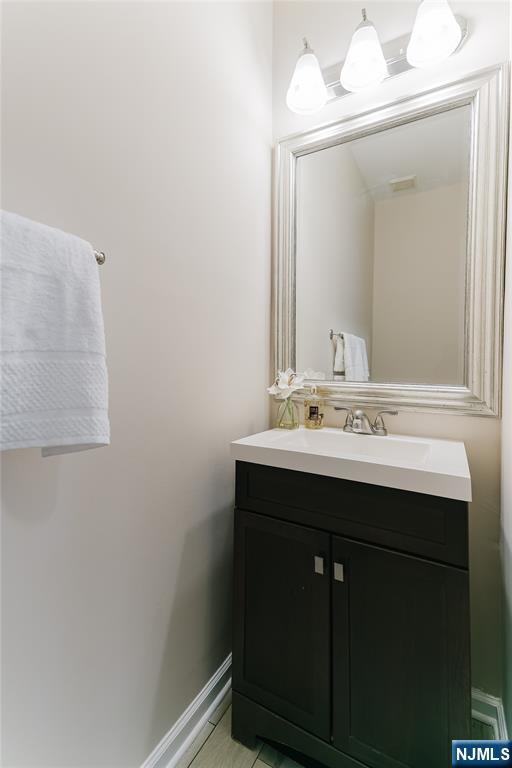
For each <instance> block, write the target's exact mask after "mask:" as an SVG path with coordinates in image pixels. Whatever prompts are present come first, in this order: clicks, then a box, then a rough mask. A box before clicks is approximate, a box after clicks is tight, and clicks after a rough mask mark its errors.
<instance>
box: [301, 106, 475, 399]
mask: <svg viewBox="0 0 512 768" xmlns="http://www.w3.org/2000/svg"><path fill="white" fill-rule="evenodd" d="M470 140H471V110H470V108H469V107H467V106H466V107H460V108H459V109H454V110H450V111H448V112H443V113H441V114H439V115H433V116H432V117H429V118H426V119H424V120H418V121H415V122H411V123H407V124H405V125H400V126H397V127H396V128H391V129H389V130H386V131H382V132H379V133H374V134H372V135H370V136H365V137H363V138H359V139H353V140H352V141H347V142H345V143H343V144H337V145H335V146H332V147H328V148H326V149H322V150H319V151H318V152H311V153H310V154H308V155H304V156H303V157H300V158H299V159H298V161H297V180H296V184H297V234H296V345H297V361H296V366H297V369H298V370H300V371H306V370H307V371H308V373H309V378H320V379H332V380H338V381H345V380H346V381H382V382H403V383H416V384H423V383H426V384H436V383H441V384H450V385H460V386H462V385H463V384H464V304H465V286H466V275H465V271H466V239H467V222H468V218H467V210H468V192H469V167H470V165H469V164H470Z"/></svg>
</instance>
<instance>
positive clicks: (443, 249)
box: [372, 183, 467, 385]
mask: <svg viewBox="0 0 512 768" xmlns="http://www.w3.org/2000/svg"><path fill="white" fill-rule="evenodd" d="M466 205H467V185H466V184H465V183H457V184H450V185H446V186H439V187H437V188H435V189H430V190H426V191H416V192H413V193H412V194H409V193H400V194H399V195H397V196H393V197H391V198H385V199H381V200H377V201H376V203H375V262H374V287H373V345H372V348H373V355H372V378H373V380H375V381H407V382H412V383H440V384H447V385H456V384H459V385H462V384H463V379H464V294H465V290H464V284H465V277H464V270H465V257H466V252H465V247H466V226H467V222H466ZM397 232H399V233H400V236H399V237H397Z"/></svg>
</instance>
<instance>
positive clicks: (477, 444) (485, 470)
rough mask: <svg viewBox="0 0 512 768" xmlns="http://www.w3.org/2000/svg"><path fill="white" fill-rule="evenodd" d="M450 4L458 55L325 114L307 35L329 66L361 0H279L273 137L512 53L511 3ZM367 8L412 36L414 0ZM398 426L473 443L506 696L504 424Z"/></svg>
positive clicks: (490, 655)
mask: <svg viewBox="0 0 512 768" xmlns="http://www.w3.org/2000/svg"><path fill="white" fill-rule="evenodd" d="M451 6H452V7H453V9H454V10H455V12H457V13H461V14H463V15H464V16H466V17H467V18H468V20H469V28H470V30H471V33H470V37H469V39H468V40H467V42H466V43H465V45H464V47H463V48H462V49H461V51H460V52H459V53H458V54H457V55H456V56H453V57H452V58H451V59H449V60H448V61H446V62H443V64H441V65H439V66H437V67H434V68H432V69H429V70H423V71H422V70H415V71H412V72H409V73H407V74H405V75H402V76H401V77H397V78H396V79H394V80H392V81H389V82H385V83H382V84H381V85H380V86H379V87H378V88H375V89H371V90H369V91H367V92H365V93H360V94H353V95H350V96H349V97H347V98H345V99H341V100H339V101H338V102H335V103H333V104H331V105H328V106H327V107H326V108H325V109H324V110H323V112H322V114H321V116H320V117H319V116H318V115H316V116H315V115H313V116H309V117H301V116H299V115H294V114H292V113H291V112H289V111H288V109H287V108H286V104H285V95H286V89H287V86H288V82H289V78H290V75H291V69H292V66H293V62H294V61H295V59H296V56H297V53H298V51H299V50H300V47H301V39H302V36H303V35H304V34H307V35H308V39H309V42H310V44H311V46H312V47H313V48H314V49H315V52H316V53H317V54H318V55H319V57H320V63H321V65H322V66H327V65H330V64H334V63H335V62H336V61H339V60H340V59H341V58H342V56H343V52H344V51H346V50H347V48H348V45H349V42H350V37H351V35H352V32H353V30H354V28H355V26H356V25H357V24H358V23H359V18H360V16H359V13H360V11H359V6H357V5H356V4H355V3H352V2H316V1H315V2H294V3H289V2H277V3H276V4H275V6H274V59H273V69H274V78H273V83H274V91H273V93H274V95H273V100H274V111H273V116H274V117H273V123H274V137H275V138H276V139H277V138H280V137H282V136H284V135H286V134H289V133H293V132H297V131H301V130H304V129H305V128H308V127H312V126H313V125H316V124H318V123H319V122H322V123H324V122H329V121H331V120H334V119H336V118H339V117H342V116H345V115H349V114H354V113H355V112H357V111H359V110H362V109H366V108H369V107H372V106H376V105H377V104H383V103H386V102H387V101H389V100H391V99H393V98H396V97H399V96H403V95H406V94H413V93H416V92H417V91H418V90H420V89H426V88H430V87H433V86H435V85H436V84H440V83H442V82H448V81H450V80H453V79H456V78H458V77H462V76H463V75H465V74H467V73H469V72H471V71H474V70H476V69H480V68H483V67H487V66H490V65H492V64H495V63H500V62H502V61H505V60H507V59H508V56H509V37H508V18H509V17H508V14H509V8H508V3H506V2H473V1H471V2H464V1H456V0H454V1H453V2H452V3H451ZM366 7H367V11H368V17H369V18H370V19H372V21H374V23H375V24H376V26H377V28H378V30H379V34H380V37H381V39H382V40H383V41H386V40H390V39H392V38H394V37H396V36H397V35H400V34H405V33H407V32H408V31H410V29H411V27H412V24H413V21H414V15H415V11H416V4H415V3H412V2H385V1H384V2H370V3H369V4H367V6H366ZM390 418H392V417H390ZM329 421H330V422H331V423H341V419H338V418H337V417H336V422H335V421H334V417H333V416H331V417H330V419H329ZM392 428H393V430H394V431H397V432H404V433H410V434H425V435H433V436H439V437H446V438H452V439H457V440H464V442H465V444H466V448H467V451H468V456H469V461H470V466H471V472H472V477H473V495H474V501H473V504H472V506H471V521H470V523H471V531H470V535H471V542H470V546H471V607H472V653H473V660H472V663H473V684H474V685H477V686H479V687H481V688H483V689H485V690H487V691H488V692H490V693H494V694H499V693H501V690H502V673H503V670H502V646H501V627H502V617H501V594H500V592H501V590H500V583H501V576H500V567H499V544H498V542H499V529H500V522H499V486H500V477H499V464H500V422H499V421H498V420H496V419H484V418H476V417H471V418H469V417H457V416H452V417H447V416H442V415H434V414H406V413H402V414H400V416H398V417H397V418H396V419H394V420H393V422H392Z"/></svg>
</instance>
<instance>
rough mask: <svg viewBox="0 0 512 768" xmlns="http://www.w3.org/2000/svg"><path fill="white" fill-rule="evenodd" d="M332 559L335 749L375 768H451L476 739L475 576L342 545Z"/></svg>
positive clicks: (351, 544) (373, 549)
mask: <svg viewBox="0 0 512 768" xmlns="http://www.w3.org/2000/svg"><path fill="white" fill-rule="evenodd" d="M332 557H333V686H334V687H333V742H334V744H335V745H336V746H337V747H338V748H339V749H341V750H343V751H344V752H347V753H348V754H350V755H352V756H353V757H356V758H359V759H360V760H361V761H362V762H364V763H365V764H367V765H368V766H375V768H405V767H407V768H433V766H436V768H447V767H448V766H450V765H451V756H450V748H451V739H456V738H458V739H464V738H470V736H469V733H470V680H469V640H468V638H469V607H468V574H467V572H465V571H462V570H458V569H456V568H452V567H450V566H445V565H438V564H435V563H430V562H426V561H423V560H419V559H417V558H415V557H411V556H408V555H402V554H399V553H395V552H390V551H386V550H383V549H379V548H378V547H373V546H369V545H364V544H359V543H356V542H352V541H348V540H345V539H341V538H333V552H332ZM336 578H338V579H343V580H336Z"/></svg>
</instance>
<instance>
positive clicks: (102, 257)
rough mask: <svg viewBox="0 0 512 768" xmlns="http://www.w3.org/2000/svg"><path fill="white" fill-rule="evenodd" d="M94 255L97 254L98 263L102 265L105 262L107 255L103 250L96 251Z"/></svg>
mask: <svg viewBox="0 0 512 768" xmlns="http://www.w3.org/2000/svg"><path fill="white" fill-rule="evenodd" d="M94 255H95V256H96V262H97V263H98V264H100V265H101V264H104V263H105V259H106V256H105V254H104V253H103V251H94Z"/></svg>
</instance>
